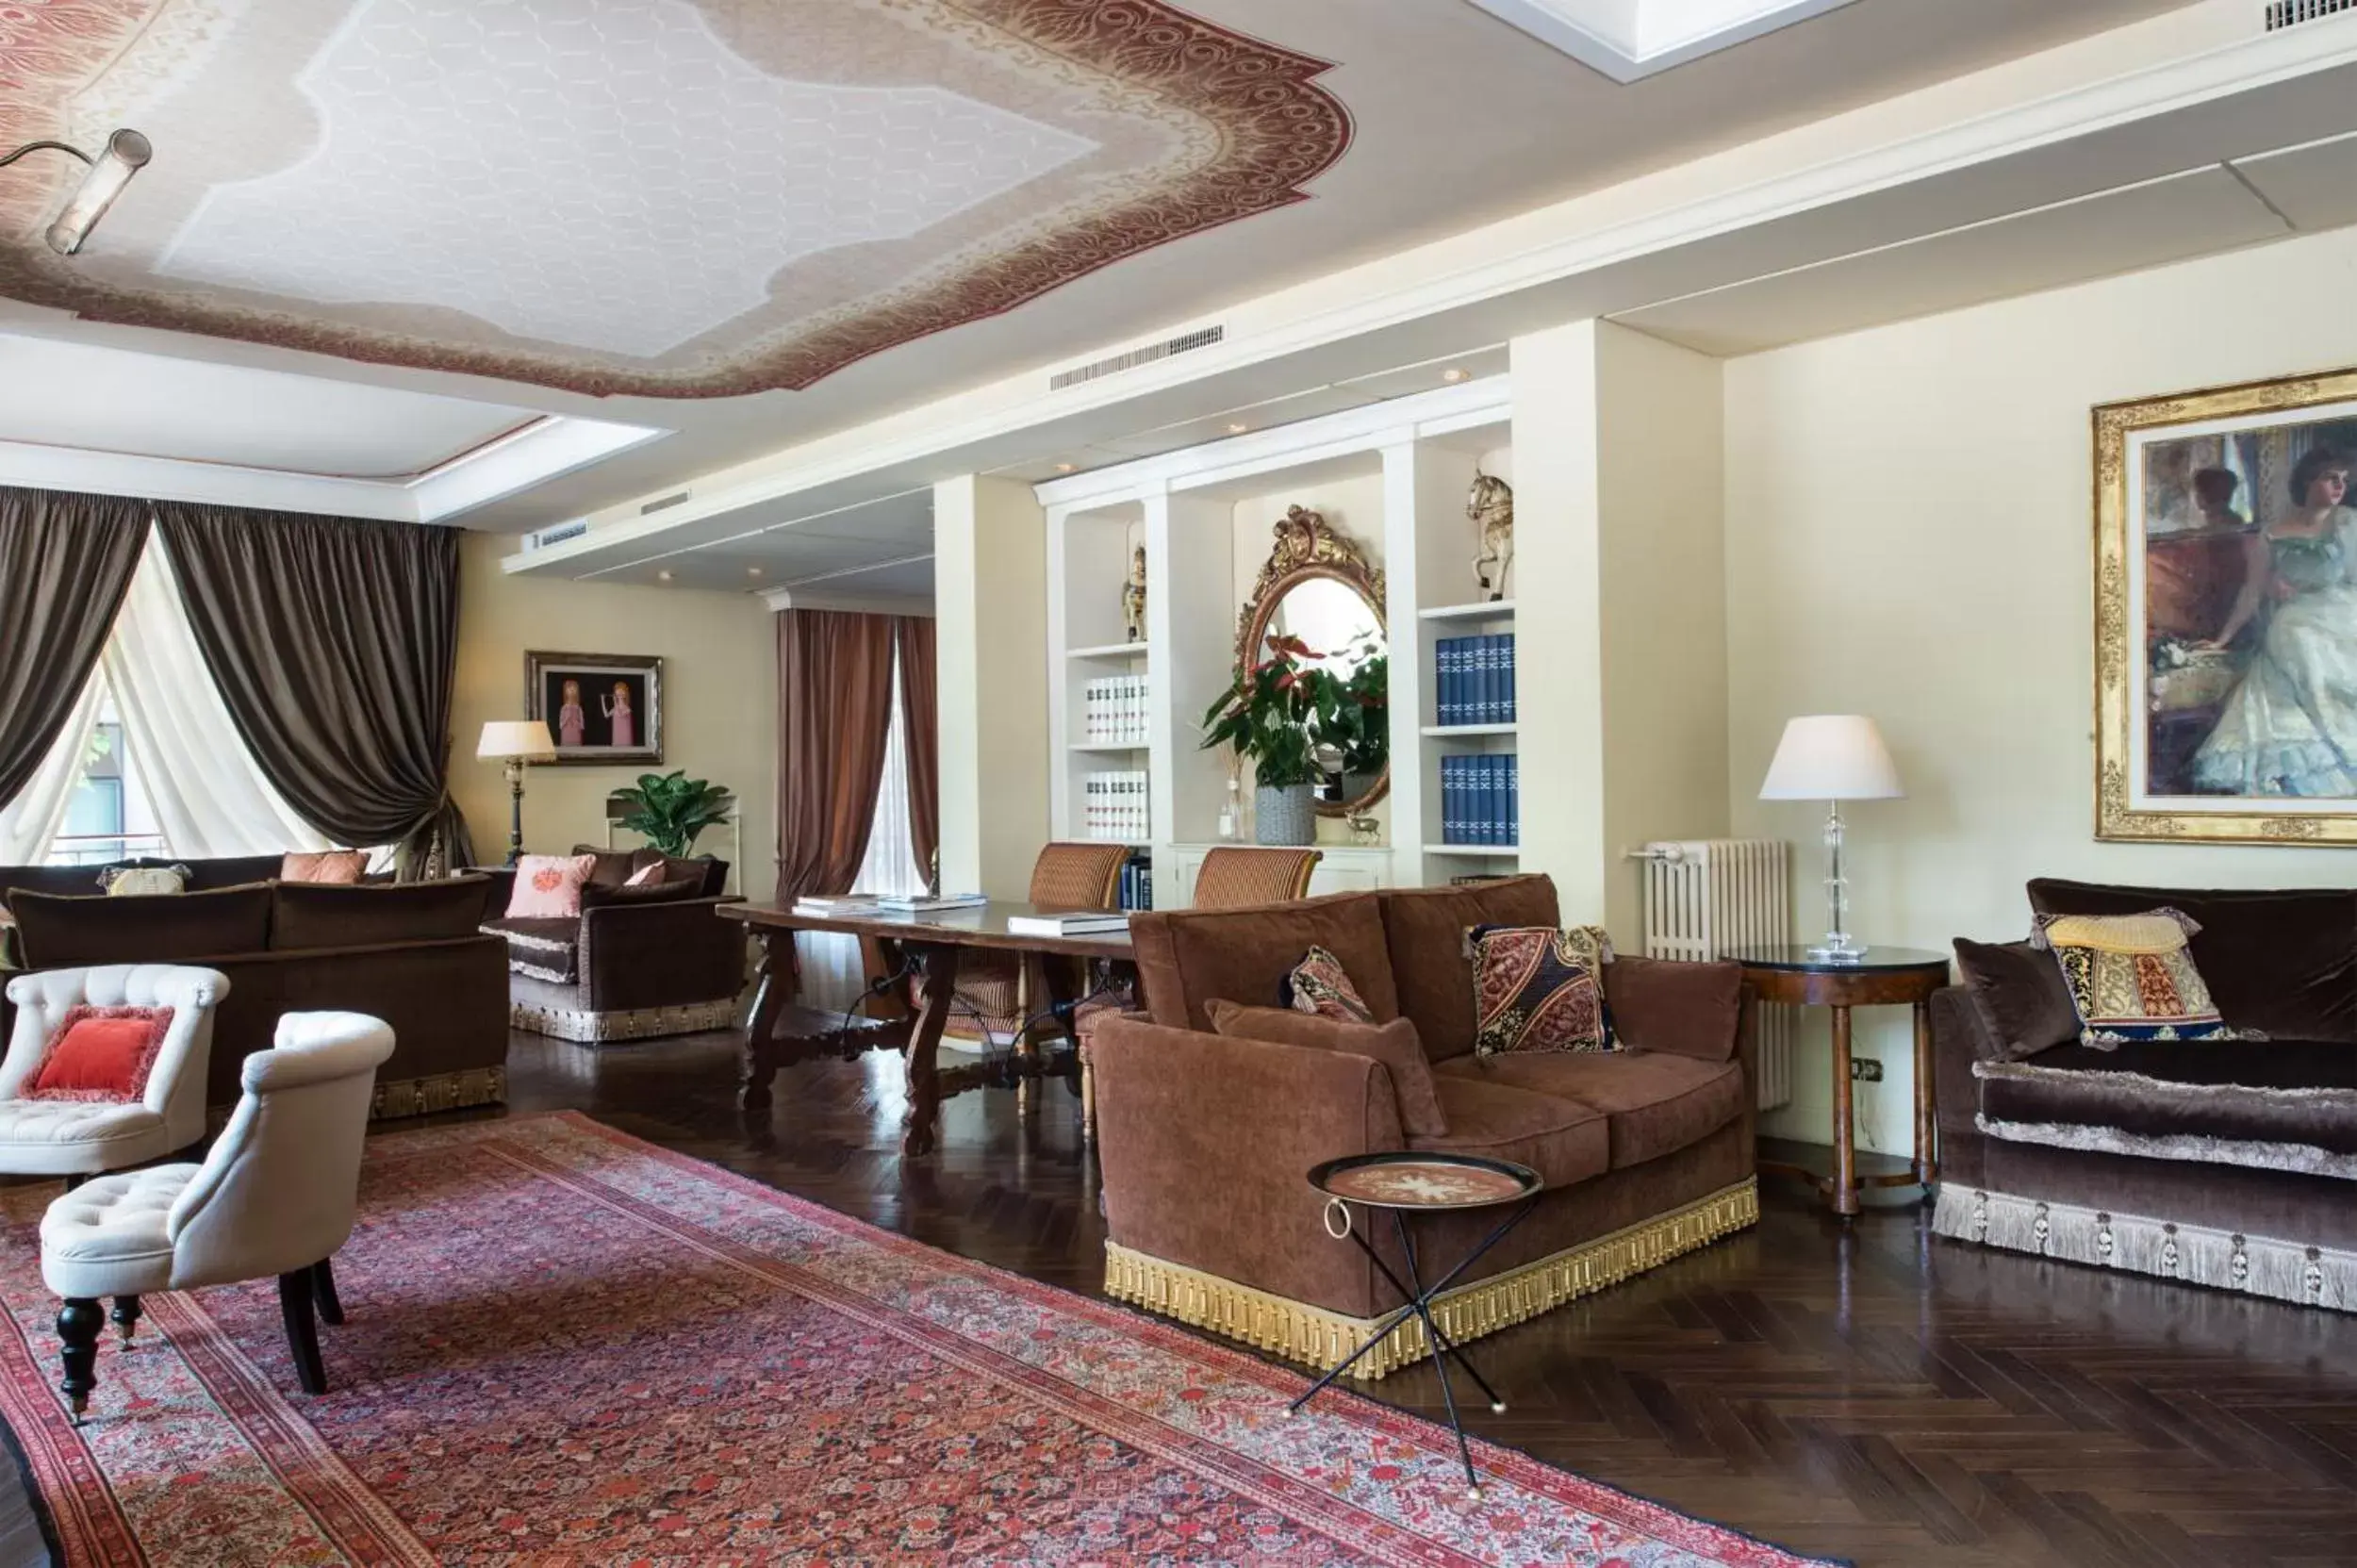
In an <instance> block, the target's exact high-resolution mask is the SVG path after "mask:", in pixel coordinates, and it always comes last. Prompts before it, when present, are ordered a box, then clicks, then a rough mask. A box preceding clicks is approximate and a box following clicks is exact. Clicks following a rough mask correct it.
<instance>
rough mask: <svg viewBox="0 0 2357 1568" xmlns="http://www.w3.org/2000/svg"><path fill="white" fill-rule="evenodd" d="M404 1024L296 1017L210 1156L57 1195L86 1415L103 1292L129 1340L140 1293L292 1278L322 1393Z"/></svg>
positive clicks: (52, 1220) (61, 1328)
mask: <svg viewBox="0 0 2357 1568" xmlns="http://www.w3.org/2000/svg"><path fill="white" fill-rule="evenodd" d="M392 1053H393V1032H392V1030H391V1029H389V1028H387V1026H386V1025H385V1024H384V1023H383V1022H382V1021H380V1020H378V1019H375V1018H371V1017H368V1016H365V1015H361V1014H357V1013H289V1014H288V1015H286V1016H285V1017H283V1018H281V1019H279V1021H278V1035H277V1043H276V1045H275V1047H274V1048H272V1049H270V1050H261V1051H255V1053H254V1054H253V1055H251V1056H249V1057H247V1058H246V1059H245V1065H244V1069H243V1073H242V1081H243V1083H244V1087H245V1093H244V1095H243V1096H242V1097H241V1098H239V1101H238V1108H237V1110H236V1111H234V1112H232V1113H231V1114H230V1117H229V1124H228V1126H226V1127H224V1128H223V1129H222V1132H221V1136H220V1137H219V1138H217V1139H215V1140H214V1143H213V1147H212V1151H211V1152H210V1153H209V1154H207V1155H206V1157H205V1163H204V1164H201V1165H190V1164H175V1165H151V1166H149V1167H148V1168H146V1169H145V1170H136V1171H124V1172H121V1173H119V1174H117V1175H113V1176H102V1177H99V1178H96V1179H95V1180H91V1181H87V1182H85V1183H83V1184H82V1185H81V1186H80V1187H77V1188H75V1189H74V1190H73V1191H71V1192H68V1193H67V1194H66V1195H65V1196H64V1197H60V1198H58V1200H57V1201H56V1202H54V1203H52V1204H51V1205H50V1206H49V1212H48V1213H47V1214H45V1215H43V1216H42V1218H41V1278H42V1279H44V1280H46V1281H47V1282H48V1285H49V1288H50V1289H51V1290H52V1291H54V1292H56V1293H57V1294H58V1295H59V1296H63V1297H65V1304H64V1306H63V1307H61V1308H60V1309H59V1310H58V1339H59V1340H60V1341H61V1342H62V1344H63V1350H62V1359H63V1361H64V1362H65V1380H64V1382H63V1384H62V1385H61V1386H62V1387H63V1388H64V1390H65V1395H66V1399H67V1401H68V1402H69V1403H70V1404H71V1405H72V1406H73V1408H74V1419H75V1420H76V1421H79V1420H80V1419H81V1416H82V1412H83V1411H85V1410H87V1409H88V1408H89V1405H90V1395H91V1390H92V1389H93V1388H95V1387H96V1386H97V1380H98V1379H97V1375H96V1373H97V1359H98V1333H99V1326H100V1321H101V1319H100V1313H99V1310H98V1298H99V1297H101V1296H113V1297H115V1301H116V1310H115V1322H116V1323H117V1324H118V1325H119V1326H120V1327H121V1328H122V1330H123V1337H124V1343H126V1344H127V1343H129V1341H130V1338H131V1335H132V1333H133V1331H134V1329H135V1328H136V1326H137V1324H138V1321H139V1297H140V1296H144V1295H148V1294H151V1293H153V1292H156V1291H160V1290H193V1289H195V1288H196V1287H198V1286H200V1285H226V1284H234V1283H235V1282H237V1281H239V1280H240V1279H264V1278H267V1277H269V1276H271V1275H276V1276H277V1277H278V1304H279V1308H280V1313H281V1315H282V1316H283V1317H284V1318H285V1320H286V1325H287V1339H288V1345H290V1346H291V1347H292V1349H293V1351H294V1359H295V1369H296V1372H297V1374H298V1376H299V1377H300V1378H301V1379H302V1383H303V1390H304V1392H305V1393H306V1394H322V1393H324V1392H326V1389H327V1375H326V1371H325V1368H324V1367H323V1366H322V1365H321V1361H320V1345H319V1329H318V1325H317V1324H316V1323H315V1322H314V1321H313V1313H314V1312H317V1314H318V1315H319V1316H321V1317H324V1318H325V1319H326V1320H327V1321H328V1322H329V1323H331V1324H333V1323H341V1322H342V1321H343V1309H342V1306H341V1304H340V1303H339V1302H338V1300H337V1297H336V1282H335V1276H334V1274H333V1273H332V1271H331V1270H330V1269H329V1267H328V1259H329V1257H330V1255H331V1254H333V1253H334V1252H335V1250H336V1249H337V1248H338V1247H339V1246H343V1244H344V1241H345V1239H346V1238H347V1237H349V1236H350V1235H351V1234H352V1220H353V1210H354V1204H355V1202H356V1199H357V1197H358V1194H359V1186H360V1144H361V1139H362V1137H363V1135H364V1134H365V1132H366V1131H367V1129H368V1120H369V1101H370V1098H371V1096H372V1095H373V1094H374V1093H375V1088H376V1069H377V1067H378V1066H379V1065H381V1064H382V1063H383V1062H384V1061H385V1059H386V1058H387V1057H388V1056H390V1055H392Z"/></svg>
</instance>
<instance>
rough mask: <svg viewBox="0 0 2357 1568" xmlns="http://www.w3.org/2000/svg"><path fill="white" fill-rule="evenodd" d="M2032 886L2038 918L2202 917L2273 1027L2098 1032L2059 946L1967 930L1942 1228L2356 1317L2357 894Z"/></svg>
mask: <svg viewBox="0 0 2357 1568" xmlns="http://www.w3.org/2000/svg"><path fill="white" fill-rule="evenodd" d="M2029 896H2030V907H2031V909H2032V911H2033V912H2035V913H2036V914H2052V915H2130V914H2139V913H2142V912H2144V911H2147V910H2151V909H2160V908H2175V909H2179V910H2183V911H2184V913H2185V914H2187V915H2189V916H2192V917H2193V919H2194V920H2195V921H2197V922H2198V923H2199V924H2200V928H2201V929H2200V932H2199V933H2196V934H2195V935H2194V937H2193V939H2192V943H2191V947H2192V953H2193V960H2194V964H2195V966H2197V967H2198V968H2199V969H2200V971H2201V976H2202V979H2203V981H2204V982H2206V983H2207V984H2208V986H2209V988H2210V991H2211V994H2212V997H2213V999H2215V1000H2216V1001H2217V1006H2218V1011H2219V1012H2220V1013H2221V1014H2222V1015H2224V1016H2225V1019H2226V1021H2227V1022H2228V1023H2229V1024H2231V1025H2233V1026H2234V1027H2235V1028H2236V1029H2238V1030H2243V1031H2249V1032H2253V1033H2254V1034H2264V1035H2265V1038H2248V1039H2238V1040H2211V1041H2152V1042H2134V1043H2127V1044H2121V1045H2118V1046H2117V1047H2114V1048H2108V1049H2097V1048H2089V1047H2086V1046H2083V1045H2081V1044H2079V1043H2078V1039H2077V1033H2076V1029H2077V1019H2076V1016H2075V1015H2073V1014H2072V1013H2071V1011H2070V1004H2069V992H2068V990H2067V989H2060V975H2059V971H2058V970H2055V969H2054V966H2053V961H2052V957H2051V956H2050V955H2048V954H2046V953H2043V952H2039V951H2036V949H2027V948H2026V945H2022V944H2016V945H2014V946H2013V947H2011V948H2002V949H1990V948H1984V947H1982V946H1981V945H1979V944H1975V943H1971V942H1966V941H1959V942H1958V943H1957V952H1958V957H1959V963H1960V966H1962V967H1963V969H1964V971H1965V975H1966V983H1964V984H1961V985H1957V986H1953V987H1951V988H1949V989H1947V990H1944V991H1942V992H1940V993H1939V994H1938V995H1937V996H1936V997H1934V998H1933V999H1932V1049H1933V1054H1934V1060H1935V1065H1936V1071H1937V1075H1938V1091H1939V1145H1940V1186H1939V1197H1938V1203H1937V1208H1936V1209H1935V1211H1934V1220H1933V1223H1934V1226H1935V1228H1936V1229H1937V1230H1938V1232H1939V1233H1940V1234H1942V1235H1944V1236H1949V1237H1953V1238H1954V1239H1956V1240H1959V1241H1967V1242H1976V1243H1979V1244H1982V1245H1985V1246H2001V1247H2007V1248H2012V1249H2015V1250H2019V1251H2027V1252H2036V1253H2038V1254H2041V1255H2043V1256H2046V1257H2051V1258H2059V1259H2063V1260H2066V1261H2069V1262H2072V1263H2085V1264H2091V1265H2094V1266H2097V1267H2103V1268H2116V1269H2126V1270H2130V1271H2133V1272H2136V1273H2141V1274H2150V1275H2156V1276H2159V1277H2161V1278H2163V1279H2182V1280H2186V1281H2189V1282H2192V1283H2196V1284H2203V1285H2210V1286H2215V1287H2217V1288H2220V1289H2224V1290H2233V1291H2241V1292H2245V1293H2248V1294H2250V1295H2255V1296H2272V1297H2274V1298H2276V1299H2278V1300H2284V1301H2295V1302H2299V1303H2302V1304H2304V1305H2308V1306H2320V1307H2330V1308H2335V1309H2338V1310H2340V1311H2343V1312H2350V1311H2357V892H2353V891H2347V890H2337V889H2318V890H2306V889H2299V890H2287V891H2204V890H2193V889H2182V888H2152V887H2117V886H2107V885H2102V884H2097V883H2073V882H2058V881H2047V880H2040V881H2036V882H2033V883H2030V884H2029ZM2041 964H2042V965H2043V968H2040V967H2039V966H2040V965H2041ZM2047 971H2052V976H2051V979H2050V977H2049V976H2048V973H2047ZM2041 985H2043V986H2046V987H2047V989H2046V990H2045V991H2044V992H2043V994H2042V995H2041V993H2040V991H2039V989H2038V987H2039V986H2041Z"/></svg>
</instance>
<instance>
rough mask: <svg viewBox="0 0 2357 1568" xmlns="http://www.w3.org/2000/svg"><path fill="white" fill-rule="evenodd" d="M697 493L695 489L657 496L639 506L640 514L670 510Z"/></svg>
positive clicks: (641, 515) (643, 515) (642, 515)
mask: <svg viewBox="0 0 2357 1568" xmlns="http://www.w3.org/2000/svg"><path fill="white" fill-rule="evenodd" d="M695 493H696V492H695V491H693V490H682V491H680V492H679V493H678V494H676V495H667V496H657V497H656V498H655V499H654V500H652V501H649V502H642V503H640V504H639V507H638V515H639V516H640V517H642V518H643V517H645V516H646V515H647V514H648V513H650V512H664V511H668V510H669V509H670V508H672V507H674V506H676V505H678V504H679V503H681V502H683V501H685V500H686V499H687V498H688V497H689V496H691V495H693V494H695Z"/></svg>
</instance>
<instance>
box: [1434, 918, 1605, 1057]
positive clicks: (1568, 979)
mask: <svg viewBox="0 0 2357 1568" xmlns="http://www.w3.org/2000/svg"><path fill="white" fill-rule="evenodd" d="M1465 949H1466V952H1467V954H1468V956H1470V957H1471V958H1472V960H1473V966H1474V1051H1475V1054H1476V1055H1480V1056H1499V1055H1503V1054H1505V1053H1507V1052H1508V1051H1603V1050H1618V1049H1620V1045H1619V1043H1618V1042H1617V1041H1616V1040H1614V1038H1613V1036H1612V1015H1611V1013H1610V1011H1609V1010H1608V1009H1607V1007H1606V1006H1605V1001H1604V966H1606V965H1607V964H1609V963H1611V962H1612V939H1611V938H1610V937H1609V936H1607V935H1606V934H1605V933H1604V928H1603V927H1602V926H1574V927H1572V928H1570V929H1569V930H1565V931H1558V930H1556V929H1555V928H1554V927H1553V926H1475V927H1473V928H1472V929H1471V930H1469V931H1467V932H1466V933H1465Z"/></svg>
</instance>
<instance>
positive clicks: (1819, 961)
mask: <svg viewBox="0 0 2357 1568" xmlns="http://www.w3.org/2000/svg"><path fill="white" fill-rule="evenodd" d="M1727 956H1728V957H1730V958H1732V959H1734V960H1735V961H1736V962H1737V963H1738V964H1740V965H1742V966H1743V982H1744V983H1745V984H1747V985H1749V986H1750V987H1751V988H1752V991H1753V993H1754V995H1755V996H1756V997H1757V998H1758V999H1759V1000H1760V1001H1763V1002H1771V1001H1775V1002H1790V1003H1793V1004H1794V1005H1796V1006H1801V1007H1826V1008H1831V1009H1832V1010H1833V1175H1832V1176H1830V1177H1824V1176H1820V1175H1819V1174H1818V1173H1817V1172H1815V1171H1813V1170H1811V1169H1809V1168H1808V1167H1807V1166H1805V1165H1801V1164H1792V1163H1790V1162H1788V1161H1783V1160H1762V1161H1760V1162H1759V1168H1760V1169H1762V1170H1770V1171H1780V1172H1783V1173H1786V1174H1788V1175H1792V1176H1798V1177H1800V1178H1802V1179H1803V1180H1805V1181H1807V1182H1809V1183H1810V1184H1811V1185H1813V1186H1814V1187H1816V1189H1817V1190H1818V1191H1819V1192H1820V1193H1821V1194H1823V1195H1824V1196H1825V1197H1826V1198H1827V1199H1828V1200H1829V1201H1830V1202H1831V1203H1832V1205H1833V1211H1834V1213H1838V1214H1841V1215H1844V1216H1845V1217H1846V1216H1848V1215H1851V1214H1854V1213H1857V1212H1858V1210H1859V1207H1860V1205H1859V1203H1858V1193H1859V1191H1860V1189H1862V1188H1865V1187H1908V1186H1916V1185H1920V1186H1921V1187H1923V1188H1924V1189H1925V1191H1926V1193H1928V1192H1929V1190H1930V1188H1931V1184H1932V1183H1933V1182H1934V1181H1936V1180H1938V1178H1939V1162H1938V1156H1937V1152H1936V1140H1937V1136H1938V1134H1937V1129H1936V1128H1935V1126H1934V1113H1935V1112H1936V1111H1937V1090H1936V1089H1935V1087H1934V1085H1933V1076H1932V1007H1931V1004H1932V993H1933V992H1935V991H1937V990H1938V989H1939V988H1940V987H1941V986H1943V985H1945V984H1947V983H1948V957H1947V955H1946V954H1945V953H1936V952H1929V951H1926V950H1924V949H1920V948H1869V949H1866V954H1865V956H1864V957H1863V958H1860V959H1857V960H1854V961H1851V960H1844V961H1841V962H1838V963H1837V962H1834V961H1833V960H1830V959H1823V958H1811V957H1810V956H1809V953H1808V949H1806V948H1751V949H1740V950H1739V951H1736V952H1732V953H1729V954H1728V955H1727ZM1885 1006H1891V1007H1904V1006H1912V1007H1913V1008H1914V1009H1915V1160H1914V1164H1913V1167H1912V1168H1911V1169H1909V1170H1904V1171H1893V1172H1890V1173H1887V1174H1885V1175H1877V1176H1866V1177H1861V1176H1859V1175H1858V1173H1857V1148H1856V1146H1855V1145H1854V1144H1853V1143H1852V1141H1851V1132H1852V1116H1853V1112H1852V1103H1851V1091H1850V1009H1852V1008H1854V1007H1885Z"/></svg>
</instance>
